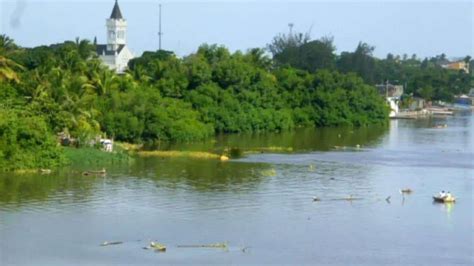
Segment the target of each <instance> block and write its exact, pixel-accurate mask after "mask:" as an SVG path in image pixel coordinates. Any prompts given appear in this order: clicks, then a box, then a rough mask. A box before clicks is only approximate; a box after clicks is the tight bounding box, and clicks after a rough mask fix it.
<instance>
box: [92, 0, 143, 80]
mask: <svg viewBox="0 0 474 266" xmlns="http://www.w3.org/2000/svg"><path fill="white" fill-rule="evenodd" d="M106 27H107V44H97V45H96V49H97V55H98V56H99V58H100V59H101V60H102V62H103V63H104V64H106V65H107V66H108V67H109V68H110V69H113V70H115V71H116V72H117V73H123V72H124V71H125V70H126V69H127V65H128V62H129V61H130V60H131V59H132V58H133V57H134V56H133V54H132V52H131V51H130V50H129V49H128V47H127V21H126V20H125V19H124V18H123V16H122V12H121V11H120V7H119V4H118V2H117V0H115V5H114V9H113V10H112V14H111V15H110V18H109V19H107V21H106Z"/></svg>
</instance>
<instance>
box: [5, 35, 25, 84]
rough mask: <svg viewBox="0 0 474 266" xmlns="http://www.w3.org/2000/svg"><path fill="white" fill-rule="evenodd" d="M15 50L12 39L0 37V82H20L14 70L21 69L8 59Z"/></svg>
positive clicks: (16, 47)
mask: <svg viewBox="0 0 474 266" xmlns="http://www.w3.org/2000/svg"><path fill="white" fill-rule="evenodd" d="M17 49H18V46H16V44H15V43H14V42H13V39H11V38H9V37H8V36H6V35H4V34H2V35H0V82H2V81H14V82H17V83H18V82H20V78H19V76H18V73H16V70H22V69H23V67H22V66H21V65H20V64H18V63H16V62H15V61H13V60H11V59H10V58H9V56H11V54H12V53H13V52H14V51H16V50H17Z"/></svg>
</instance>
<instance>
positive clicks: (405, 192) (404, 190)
mask: <svg viewBox="0 0 474 266" xmlns="http://www.w3.org/2000/svg"><path fill="white" fill-rule="evenodd" d="M412 192H413V190H412V189H410V188H402V189H400V193H402V194H410V193H412Z"/></svg>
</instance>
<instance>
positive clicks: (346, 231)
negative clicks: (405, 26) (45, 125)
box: [0, 113, 474, 265]
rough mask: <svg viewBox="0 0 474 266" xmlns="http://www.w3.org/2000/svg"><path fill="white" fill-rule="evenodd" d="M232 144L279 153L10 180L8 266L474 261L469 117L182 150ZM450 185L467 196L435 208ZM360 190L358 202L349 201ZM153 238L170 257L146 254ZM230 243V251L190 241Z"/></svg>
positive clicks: (4, 209) (1, 218) (244, 138)
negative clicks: (403, 190) (405, 190)
mask: <svg viewBox="0 0 474 266" xmlns="http://www.w3.org/2000/svg"><path fill="white" fill-rule="evenodd" d="M444 124H446V125H447V127H446V128H439V129H438V128H433V127H434V126H436V125H444ZM225 147H237V148H239V149H243V150H257V151H258V150H260V149H264V148H267V150H266V152H264V153H253V154H250V155H247V156H244V157H242V158H238V159H232V160H230V161H228V162H219V161H213V160H204V159H163V158H146V159H137V160H135V162H134V163H133V164H130V165H125V166H124V165H115V166H108V167H107V170H108V173H107V175H106V176H82V175H81V174H80V173H78V172H75V171H71V170H70V169H65V170H62V171H60V172H56V173H54V172H53V173H52V174H51V175H17V176H14V175H8V174H3V175H1V176H0V264H1V265H10V264H18V265H79V264H81V265H117V264H126V265H130V264H141V265H158V264H165V265H170V264H173V265H175V264H201V265H209V264H218V265H223V264H224V265H228V264H254V265H262V264H280V265H281V264H283V265H303V264H308V265H327V264H330V265H358V264H359V265H387V264H395V265H399V264H404V265H406V264H412V265H434V264H436V265H454V264H460V265H472V264H473V262H474V259H473V250H474V246H473V239H474V225H473V213H474V209H473V180H474V116H473V115H472V114H471V113H457V114H456V115H455V116H453V117H447V118H431V119H422V120H398V121H396V120H394V121H391V122H390V126H389V127H382V128H367V129H358V130H354V129H300V130H296V131H295V132H291V133H282V134H261V135H230V136H222V137H219V138H217V140H215V141H211V142H207V143H198V144H193V145H186V146H185V147H183V146H181V147H178V148H182V149H189V150H213V151H216V150H223V149H225ZM268 147H273V148H271V149H268ZM275 147H276V148H275ZM174 148H177V147H174ZM269 150H270V151H269ZM271 150H274V151H280V152H275V153H272V152H271ZM401 188H410V189H412V190H413V193H411V194H407V195H402V194H400V192H399V190H400V189H401ZM443 189H444V190H449V191H450V192H452V193H453V194H454V195H455V196H456V197H457V199H458V200H457V202H456V203H454V204H435V203H433V201H432V198H431V196H432V195H433V194H435V193H437V192H439V191H440V190H443ZM349 195H352V197H353V198H356V200H352V201H347V200H340V199H342V198H346V197H348V196H349ZM313 197H318V198H320V201H313V200H312V198H313ZM388 197H390V198H389V200H386V199H387V198H388ZM104 241H122V242H123V244H120V245H111V246H100V244H101V243H102V242H104ZM150 241H157V242H159V243H162V244H165V245H166V246H167V250H166V252H159V253H158V252H153V251H151V250H144V249H143V247H144V246H147V245H148V244H149V243H150ZM222 242H225V243H227V245H228V247H227V248H189V247H188V248H183V247H178V246H179V245H194V244H210V243H222Z"/></svg>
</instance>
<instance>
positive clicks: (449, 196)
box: [445, 191, 453, 199]
mask: <svg viewBox="0 0 474 266" xmlns="http://www.w3.org/2000/svg"><path fill="white" fill-rule="evenodd" d="M452 197H453V196H452V195H451V192H449V191H448V192H447V193H446V196H445V198H446V199H450V198H452Z"/></svg>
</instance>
